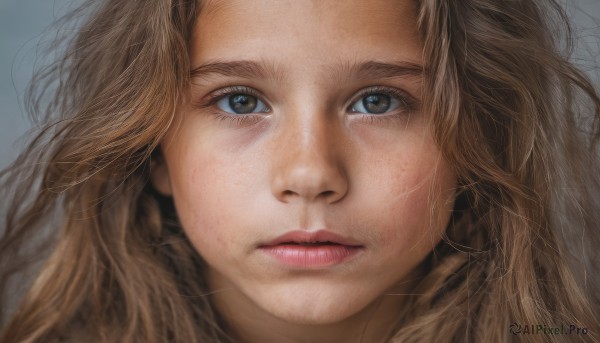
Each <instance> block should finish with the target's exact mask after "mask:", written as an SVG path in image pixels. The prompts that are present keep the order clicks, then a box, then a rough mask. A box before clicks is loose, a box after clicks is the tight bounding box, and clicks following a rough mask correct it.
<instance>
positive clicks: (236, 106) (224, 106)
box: [216, 93, 269, 114]
mask: <svg viewBox="0 0 600 343" xmlns="http://www.w3.org/2000/svg"><path fill="white" fill-rule="evenodd" d="M216 106H217V107H218V108H219V109H220V110H222V111H225V112H227V113H232V114H248V113H257V112H259V113H264V112H268V111H269V108H268V107H267V105H265V103H263V102H262V101H260V100H259V99H258V97H256V96H254V95H251V94H245V93H232V94H225V95H223V96H222V98H221V99H220V100H219V101H217V103H216Z"/></svg>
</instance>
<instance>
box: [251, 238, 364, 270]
mask: <svg viewBox="0 0 600 343" xmlns="http://www.w3.org/2000/svg"><path fill="white" fill-rule="evenodd" d="M363 248H364V247H363V246H362V245H360V244H358V243H357V242H355V241H353V240H350V239H347V238H345V237H342V236H340V235H338V234H335V233H333V232H329V231H326V230H320V231H316V232H308V231H291V232H288V233H286V234H284V235H282V236H279V237H277V238H276V239H274V240H273V241H271V242H269V243H267V244H265V245H261V246H260V247H259V249H260V250H262V251H264V252H265V253H267V254H268V255H271V256H272V257H274V258H275V259H277V260H278V261H279V262H282V263H283V264H286V265H288V266H292V267H301V268H323V267H330V266H334V265H337V264H340V263H342V262H344V261H346V260H347V259H348V258H350V257H351V256H353V255H355V254H357V253H358V252H360V251H361V250H362V249H363Z"/></svg>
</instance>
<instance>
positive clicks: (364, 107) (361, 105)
mask: <svg viewBox="0 0 600 343" xmlns="http://www.w3.org/2000/svg"><path fill="white" fill-rule="evenodd" d="M401 104H402V102H401V101H400V100H398V99H396V98H395V97H394V96H391V95H389V94H385V93H367V94H364V95H363V96H362V97H361V98H360V99H359V100H358V101H356V102H354V103H353V104H352V105H351V106H350V111H351V112H355V113H357V112H358V113H368V114H382V113H386V112H390V111H393V110H395V109H397V108H398V107H400V105H401Z"/></svg>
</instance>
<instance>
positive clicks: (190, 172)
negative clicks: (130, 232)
mask: <svg viewBox="0 0 600 343" xmlns="http://www.w3.org/2000/svg"><path fill="white" fill-rule="evenodd" d="M191 156H194V158H193V159H192V158H189V155H188V157H183V156H182V157H181V158H180V159H179V163H178V165H177V167H176V168H174V170H171V171H170V173H171V182H172V187H173V198H174V202H175V208H176V209H177V215H178V217H179V221H180V224H181V225H182V227H183V228H184V230H185V232H186V234H187V235H188V237H189V238H190V240H191V241H192V242H193V243H194V245H195V246H196V248H197V250H198V251H199V252H210V251H211V250H213V249H215V248H217V247H218V249H229V248H230V244H231V242H232V237H230V236H231V235H230V232H229V231H228V230H227V228H228V227H229V226H230V225H231V223H230V222H228V221H227V220H226V219H228V218H229V219H231V218H235V216H233V214H234V213H232V212H234V211H232V207H233V206H232V200H234V199H236V197H234V196H232V194H234V193H232V192H233V191H234V189H232V187H234V188H236V189H235V190H237V192H238V193H239V192H240V189H239V186H235V182H236V181H235V180H231V177H232V175H229V174H228V171H229V170H231V168H223V167H222V166H223V162H222V161H220V160H219V159H216V158H211V157H210V156H207V155H204V154H202V153H199V152H196V153H194V154H192V155H191Z"/></svg>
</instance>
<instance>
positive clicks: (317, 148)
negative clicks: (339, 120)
mask: <svg viewBox="0 0 600 343" xmlns="http://www.w3.org/2000/svg"><path fill="white" fill-rule="evenodd" d="M310 117H311V119H309V120H295V121H292V122H290V123H289V124H288V125H287V126H286V125H282V126H283V128H282V129H281V130H280V134H279V135H278V139H277V140H276V141H277V142H276V143H275V144H276V145H277V146H278V148H277V149H276V151H275V153H274V154H273V159H274V161H273V165H272V168H273V169H272V177H271V189H272V192H273V195H274V196H275V197H276V198H277V199H278V200H279V201H281V202H284V203H288V202H292V201H303V202H306V203H309V202H317V201H325V202H326V203H328V204H331V203H335V202H337V201H339V200H341V199H342V198H343V197H344V196H345V195H346V193H347V191H348V177H347V175H346V171H345V169H344V165H343V158H342V156H341V152H342V151H343V149H342V147H341V144H343V140H341V139H339V138H340V137H339V135H336V132H337V130H336V127H335V125H334V124H333V123H332V122H331V119H329V121H328V119H327V118H326V117H325V116H323V115H311V116H310Z"/></svg>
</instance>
